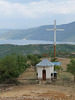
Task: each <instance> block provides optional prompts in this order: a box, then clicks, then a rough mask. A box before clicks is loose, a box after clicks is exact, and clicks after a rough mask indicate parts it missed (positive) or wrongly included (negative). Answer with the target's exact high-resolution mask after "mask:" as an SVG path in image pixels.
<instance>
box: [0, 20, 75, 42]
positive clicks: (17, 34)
mask: <svg viewBox="0 0 75 100" xmlns="http://www.w3.org/2000/svg"><path fill="white" fill-rule="evenodd" d="M53 28H54V25H43V26H39V27H35V28H29V29H0V39H29V40H46V41H53V40H54V33H53V31H47V30H46V29H53ZM56 28H57V29H64V31H60V32H59V31H57V34H56V36H57V41H60V42H75V21H74V22H71V23H68V24H62V25H57V26H56Z"/></svg>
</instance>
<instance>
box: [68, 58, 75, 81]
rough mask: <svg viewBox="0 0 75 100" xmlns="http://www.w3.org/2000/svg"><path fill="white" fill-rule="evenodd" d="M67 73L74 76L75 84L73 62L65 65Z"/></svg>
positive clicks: (74, 64) (74, 61) (74, 65)
mask: <svg viewBox="0 0 75 100" xmlns="http://www.w3.org/2000/svg"><path fill="white" fill-rule="evenodd" d="M67 72H69V73H71V74H72V75H74V82H75V60H74V59H72V60H71V61H70V63H69V64H67Z"/></svg>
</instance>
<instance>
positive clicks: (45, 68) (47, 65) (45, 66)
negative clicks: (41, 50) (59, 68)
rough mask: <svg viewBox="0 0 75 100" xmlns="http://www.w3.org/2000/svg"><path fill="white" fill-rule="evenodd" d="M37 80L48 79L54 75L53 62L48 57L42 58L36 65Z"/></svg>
mask: <svg viewBox="0 0 75 100" xmlns="http://www.w3.org/2000/svg"><path fill="white" fill-rule="evenodd" d="M36 69H37V78H38V80H50V81H51V79H52V78H53V77H54V64H53V63H52V62H50V61H49V60H48V59H43V60H42V61H41V62H40V63H38V64H37V65H36Z"/></svg>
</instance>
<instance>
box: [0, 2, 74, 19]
mask: <svg viewBox="0 0 75 100" xmlns="http://www.w3.org/2000/svg"><path fill="white" fill-rule="evenodd" d="M74 12H75V1H74V0H67V1H59V2H52V1H50V0H40V1H39V2H29V3H23V4H22V3H11V2H7V1H3V0H1V1H0V14H1V16H5V17H8V18H9V17H14V18H16V17H25V18H37V17H43V16H47V14H48V15H54V14H71V13H74Z"/></svg>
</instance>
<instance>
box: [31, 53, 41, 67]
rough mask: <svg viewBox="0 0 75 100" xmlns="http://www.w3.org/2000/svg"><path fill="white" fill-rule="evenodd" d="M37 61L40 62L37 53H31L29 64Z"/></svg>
mask: <svg viewBox="0 0 75 100" xmlns="http://www.w3.org/2000/svg"><path fill="white" fill-rule="evenodd" d="M39 62H40V59H39V58H38V56H37V55H33V56H32V58H31V60H30V64H31V65H32V66H35V65H36V64H37V63H39Z"/></svg>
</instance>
